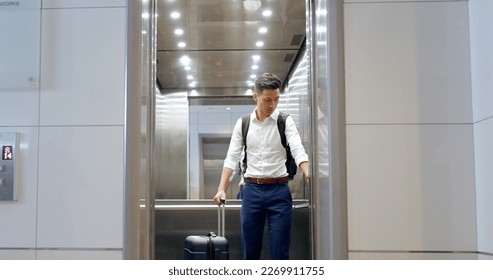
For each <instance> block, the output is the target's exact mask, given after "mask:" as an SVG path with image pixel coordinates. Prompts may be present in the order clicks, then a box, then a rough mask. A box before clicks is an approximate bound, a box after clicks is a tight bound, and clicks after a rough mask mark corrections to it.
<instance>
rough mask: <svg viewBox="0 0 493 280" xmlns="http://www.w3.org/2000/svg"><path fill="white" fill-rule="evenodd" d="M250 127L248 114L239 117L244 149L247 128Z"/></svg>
mask: <svg viewBox="0 0 493 280" xmlns="http://www.w3.org/2000/svg"><path fill="white" fill-rule="evenodd" d="M249 127H250V115H245V116H243V117H241V135H242V136H243V145H244V146H245V149H246V137H247V134H248V128H249Z"/></svg>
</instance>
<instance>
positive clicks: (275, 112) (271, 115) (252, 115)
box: [250, 108, 279, 122]
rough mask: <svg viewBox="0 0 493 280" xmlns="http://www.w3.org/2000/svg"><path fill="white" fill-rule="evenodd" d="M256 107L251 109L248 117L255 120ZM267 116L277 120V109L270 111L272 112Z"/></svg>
mask: <svg viewBox="0 0 493 280" xmlns="http://www.w3.org/2000/svg"><path fill="white" fill-rule="evenodd" d="M256 109H257V108H255V109H253V112H252V113H251V114H250V119H252V120H253V119H255V120H257V114H256V113H255V110H256ZM269 118H272V119H274V121H276V122H277V118H279V111H277V109H276V110H274V112H272V114H270V116H269Z"/></svg>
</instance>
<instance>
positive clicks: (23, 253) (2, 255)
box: [0, 250, 36, 260]
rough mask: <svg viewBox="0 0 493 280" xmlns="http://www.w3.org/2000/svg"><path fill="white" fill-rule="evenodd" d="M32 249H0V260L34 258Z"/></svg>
mask: <svg viewBox="0 0 493 280" xmlns="http://www.w3.org/2000/svg"><path fill="white" fill-rule="evenodd" d="M35 256H36V251H34V250H0V260H34V259H35Z"/></svg>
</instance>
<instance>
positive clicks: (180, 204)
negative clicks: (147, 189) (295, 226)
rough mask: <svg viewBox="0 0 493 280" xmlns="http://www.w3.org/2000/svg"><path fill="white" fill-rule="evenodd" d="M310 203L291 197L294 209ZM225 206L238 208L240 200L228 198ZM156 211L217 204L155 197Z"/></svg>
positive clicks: (214, 205)
mask: <svg viewBox="0 0 493 280" xmlns="http://www.w3.org/2000/svg"><path fill="white" fill-rule="evenodd" d="M309 206H310V203H309V201H308V200H307V199H293V208H294V209H303V208H309ZM226 208H229V209H240V208H241V200H238V199H230V200H228V202H227V203H226ZM154 209H155V210H156V211H168V210H210V209H214V210H216V209H217V205H216V204H215V203H214V202H213V201H211V200H187V199H169V200H168V199H156V201H155V204H154Z"/></svg>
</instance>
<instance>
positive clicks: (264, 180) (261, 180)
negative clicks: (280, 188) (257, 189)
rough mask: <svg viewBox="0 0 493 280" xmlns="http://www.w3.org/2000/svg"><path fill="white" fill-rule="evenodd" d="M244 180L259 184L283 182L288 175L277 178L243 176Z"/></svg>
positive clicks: (286, 180) (286, 179) (285, 181)
mask: <svg viewBox="0 0 493 280" xmlns="http://www.w3.org/2000/svg"><path fill="white" fill-rule="evenodd" d="M245 182H247V183H252V184H260V185H264V184H265V185H268V184H270V185H272V184H284V183H287V182H288V177H287V176H286V177H279V178H245Z"/></svg>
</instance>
